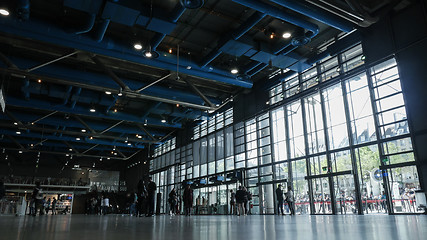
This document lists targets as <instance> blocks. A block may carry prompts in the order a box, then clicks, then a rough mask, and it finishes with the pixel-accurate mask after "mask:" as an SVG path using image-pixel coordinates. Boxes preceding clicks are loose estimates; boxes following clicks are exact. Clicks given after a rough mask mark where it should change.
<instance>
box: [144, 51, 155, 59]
mask: <svg viewBox="0 0 427 240" xmlns="http://www.w3.org/2000/svg"><path fill="white" fill-rule="evenodd" d="M144 56H145V57H147V58H151V57H152V56H153V54H152V53H151V52H150V51H146V52H145V53H144Z"/></svg>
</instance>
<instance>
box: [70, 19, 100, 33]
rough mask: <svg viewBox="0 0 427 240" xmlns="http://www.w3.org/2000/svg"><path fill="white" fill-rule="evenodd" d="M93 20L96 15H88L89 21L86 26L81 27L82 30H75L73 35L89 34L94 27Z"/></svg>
mask: <svg viewBox="0 0 427 240" xmlns="http://www.w3.org/2000/svg"><path fill="white" fill-rule="evenodd" d="M95 20H96V14H89V19H88V21H87V23H86V25H85V26H83V27H82V29H80V30H76V31H75V32H74V34H83V33H87V32H90V30H92V28H93V26H94V25H95Z"/></svg>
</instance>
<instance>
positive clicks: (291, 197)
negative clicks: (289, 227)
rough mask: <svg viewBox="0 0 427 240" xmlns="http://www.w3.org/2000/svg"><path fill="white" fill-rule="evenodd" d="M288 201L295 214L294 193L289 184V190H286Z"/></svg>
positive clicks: (292, 212) (292, 213)
mask: <svg viewBox="0 0 427 240" xmlns="http://www.w3.org/2000/svg"><path fill="white" fill-rule="evenodd" d="M286 202H287V203H288V206H289V209H290V210H291V215H295V207H294V193H293V192H292V188H291V186H288V191H287V192H286Z"/></svg>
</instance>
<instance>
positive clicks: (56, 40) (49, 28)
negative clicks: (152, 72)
mask: <svg viewBox="0 0 427 240" xmlns="http://www.w3.org/2000/svg"><path fill="white" fill-rule="evenodd" d="M0 31H1V32H4V33H8V34H12V35H17V36H21V37H26V38H30V39H35V40H38V41H42V42H47V43H51V44H55V45H58V44H59V45H61V46H65V47H69V48H74V49H79V50H83V51H87V52H91V53H95V54H99V55H105V56H109V57H112V58H117V59H122V60H126V61H131V62H135V63H140V64H144V65H148V66H152V67H156V68H161V69H167V70H170V71H176V66H177V60H176V57H171V56H168V55H169V54H166V53H160V57H159V58H157V59H148V58H144V57H143V56H142V55H141V53H140V52H138V51H136V50H135V49H134V48H133V46H132V44H131V43H129V44H128V45H120V44H117V43H114V42H113V41H112V40H106V39H104V41H102V42H100V43H98V42H97V41H95V40H93V39H91V38H90V37H87V36H83V35H75V34H70V33H67V32H65V31H64V30H63V29H60V28H59V27H57V26H55V25H53V24H46V23H44V22H40V21H37V20H31V21H27V22H19V21H17V20H15V19H13V18H1V19H0ZM189 65H191V66H192V68H191V69H187V66H189ZM179 72H181V73H183V74H188V75H191V76H194V77H198V78H203V79H208V80H212V81H217V82H220V83H224V84H229V85H233V86H238V87H243V88H251V87H252V85H253V83H252V82H249V81H243V80H238V79H236V78H235V76H233V75H232V74H231V73H229V72H228V71H223V70H220V69H216V68H214V67H212V68H208V69H206V70H205V69H203V68H201V67H199V66H198V65H197V64H196V63H195V62H192V61H189V60H188V59H185V58H184V57H182V58H180V70H179Z"/></svg>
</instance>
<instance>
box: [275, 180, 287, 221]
mask: <svg viewBox="0 0 427 240" xmlns="http://www.w3.org/2000/svg"><path fill="white" fill-rule="evenodd" d="M276 198H277V214H278V215H280V214H282V215H285V213H284V212H283V190H282V184H279V185H278V186H277V189H276Z"/></svg>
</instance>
